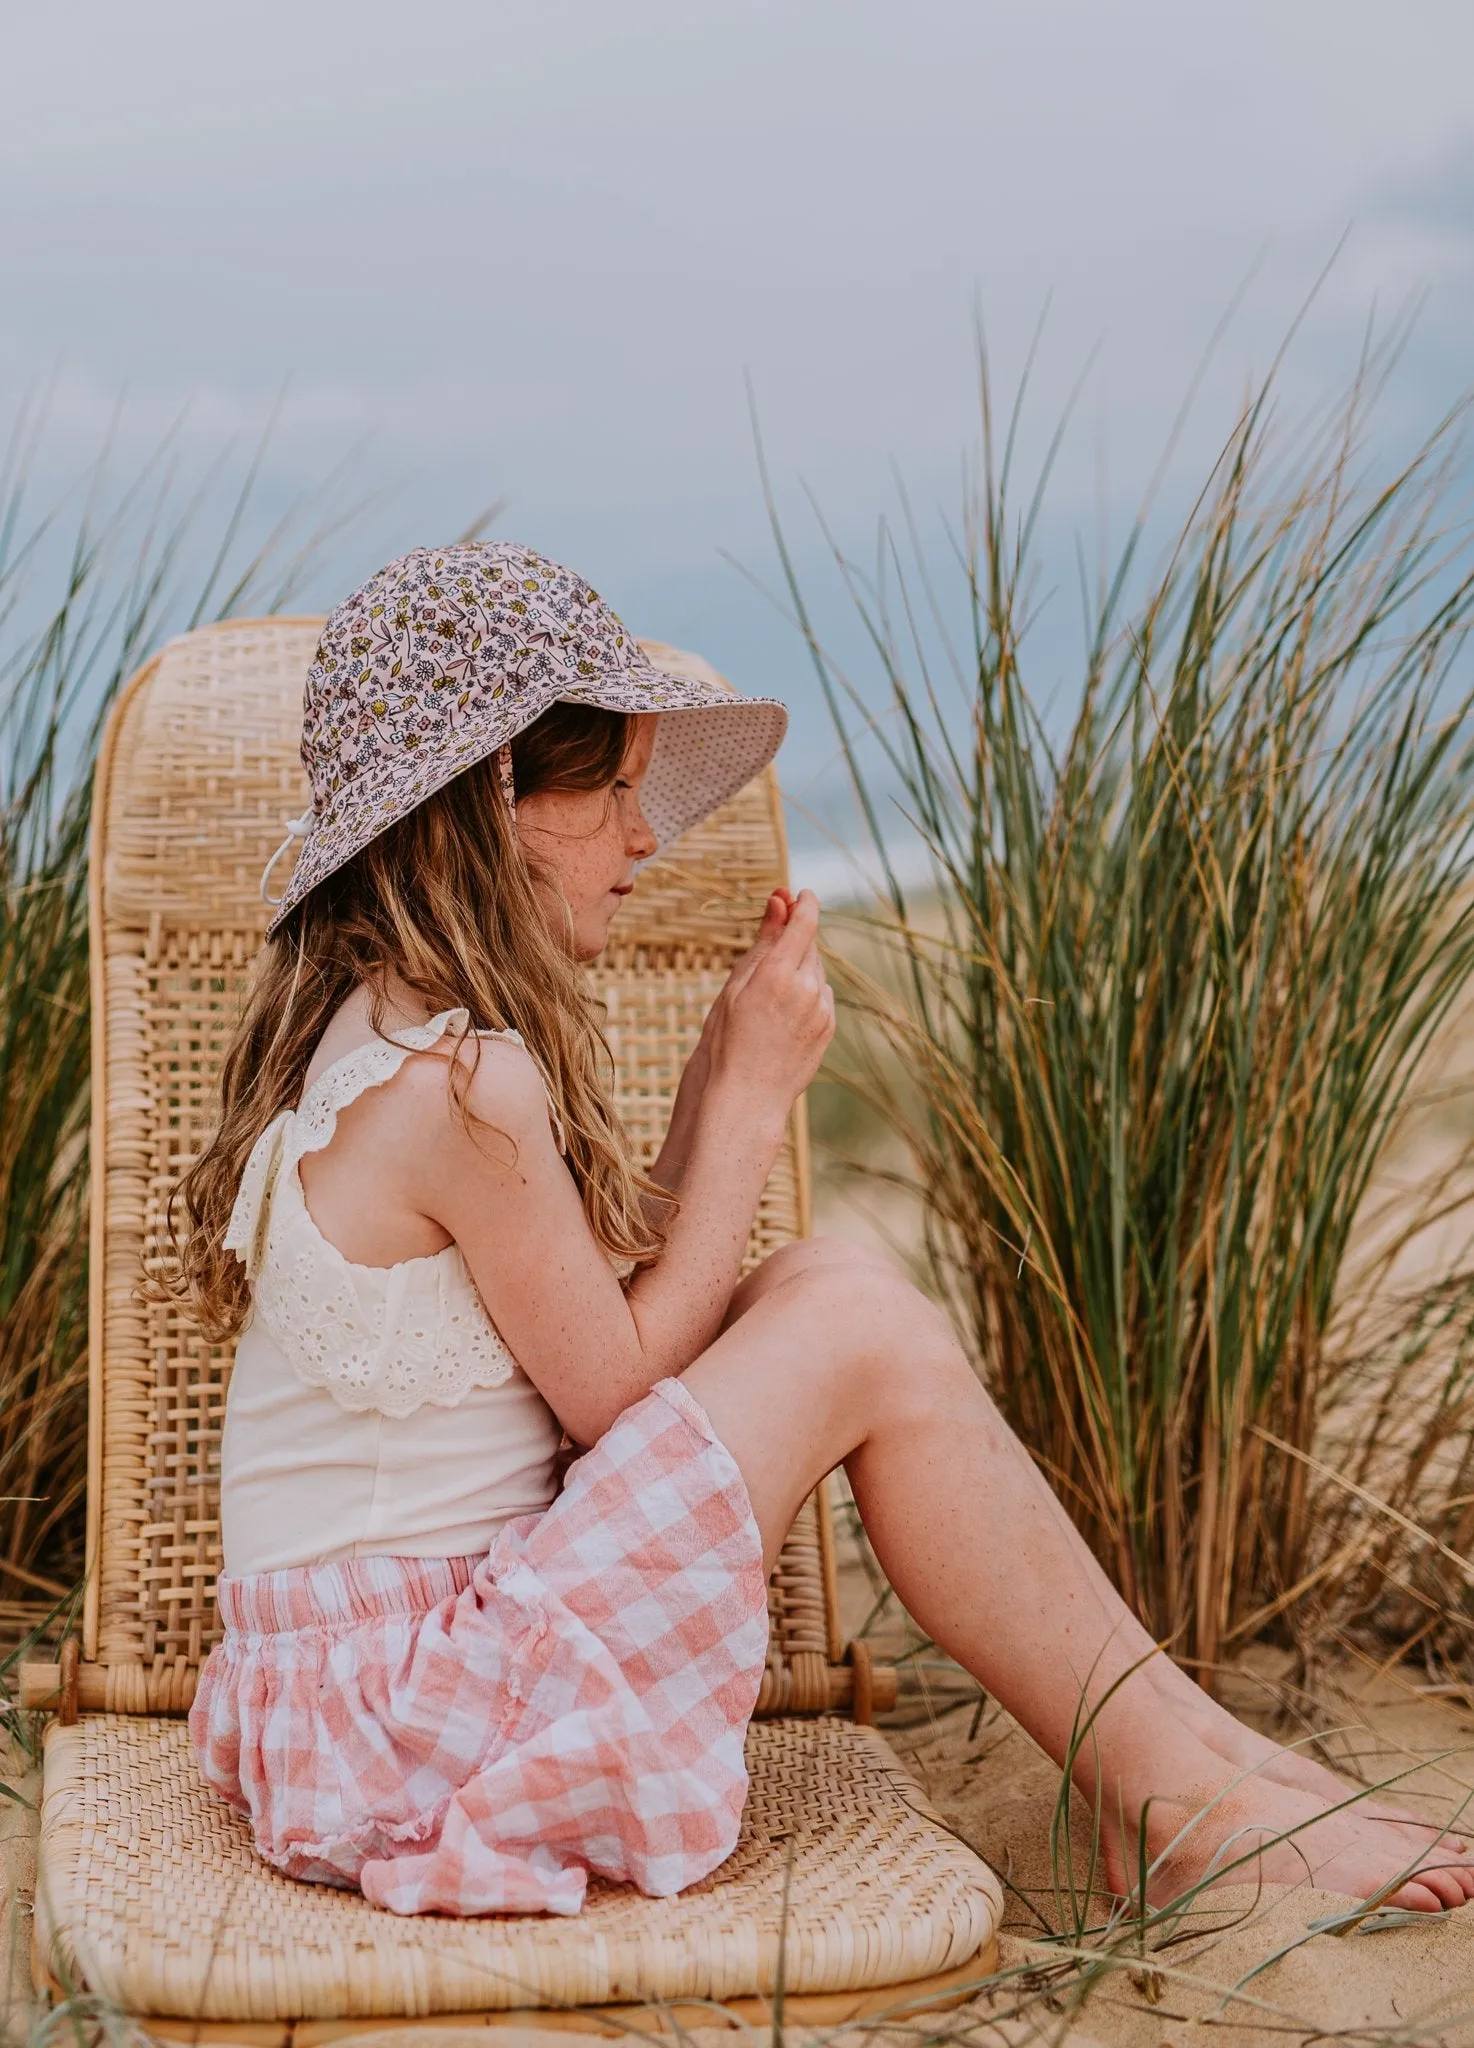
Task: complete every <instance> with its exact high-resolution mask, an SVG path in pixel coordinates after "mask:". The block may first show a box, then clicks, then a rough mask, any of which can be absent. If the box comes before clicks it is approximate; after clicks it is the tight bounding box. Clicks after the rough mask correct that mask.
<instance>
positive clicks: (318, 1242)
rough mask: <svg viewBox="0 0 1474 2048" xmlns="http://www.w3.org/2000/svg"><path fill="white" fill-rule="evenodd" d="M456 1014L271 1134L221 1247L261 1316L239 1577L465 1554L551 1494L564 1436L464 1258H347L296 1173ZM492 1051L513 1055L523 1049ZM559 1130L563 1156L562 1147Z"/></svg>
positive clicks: (229, 1531) (384, 1046)
mask: <svg viewBox="0 0 1474 2048" xmlns="http://www.w3.org/2000/svg"><path fill="white" fill-rule="evenodd" d="M467 1021H468V1019H467V1013H466V1011H465V1010H463V1009H455V1010H446V1011H443V1012H442V1013H441V1014H440V1015H439V1016H437V1017H432V1018H431V1019H430V1021H429V1022H428V1023H427V1024H421V1025H416V1026H413V1027H410V1028H407V1029H405V1030H401V1031H399V1032H396V1033H394V1034H392V1037H391V1039H390V1040H389V1041H385V1040H379V1039H375V1040H370V1042H369V1043H368V1044H367V1045H361V1046H357V1047H355V1049H354V1050H353V1051H352V1052H350V1053H347V1054H345V1055H344V1057H343V1058H342V1059H340V1060H337V1061H335V1062H334V1063H333V1065H332V1066H330V1067H328V1068H326V1069H325V1070H324V1071H323V1072H322V1073H321V1074H320V1075H319V1076H318V1078H317V1080H316V1081H314V1082H313V1084H312V1085H311V1087H310V1088H308V1089H307V1090H306V1092H305V1094H304V1096H303V1098H302V1101H301V1103H300V1105H299V1106H298V1107H297V1108H296V1109H295V1110H283V1111H282V1113H281V1115H280V1116H278V1117H276V1118H275V1119H274V1120H273V1122H272V1123H270V1124H269V1125H268V1126H267V1128H266V1129H265V1130H264V1131H263V1132H262V1133H261V1136H260V1137H259V1138H258V1140H257V1141H256V1144H255V1147H254V1148H253V1150H252V1152H251V1156H250V1158H249V1159H248V1160H247V1162H246V1168H245V1172H244V1173H243V1174H242V1176H241V1185H240V1191H239V1193H238V1195H237V1197H236V1203H235V1208H234V1210H233V1212H232V1214H231V1218H230V1224H229V1227H228V1229H227V1231H226V1236H225V1245H226V1249H227V1250H230V1251H234V1252H235V1254H236V1256H237V1257H238V1258H240V1259H241V1260H243V1261H244V1263H245V1267H246V1273H247V1277H248V1279H249V1281H250V1284H251V1315H250V1319H249V1321H248V1322H247V1324H246V1327H245V1329H244V1331H243V1332H242V1334H241V1338H240V1341H239V1343H238V1345H237V1347H236V1357H235V1366H234V1370H233V1372H232V1375H231V1381H230V1391H229V1394H228V1396H227V1399H226V1411H225V1429H224V1434H223V1438H222V1442H221V1502H220V1512H221V1538H222V1544H223V1548H224V1553H225V1555H224V1564H225V1570H226V1572H227V1573H228V1574H229V1575H230V1576H231V1577H239V1576H243V1575H245V1574H248V1573H251V1572H261V1571H278V1570H283V1569H285V1568H287V1567H289V1566H294V1565H304V1564H326V1563H332V1562H335V1561H337V1560H340V1559H343V1558H349V1557H365V1556H375V1555H389V1556H398V1557H466V1556H473V1555H476V1554H478V1553H479V1552H482V1551H484V1550H486V1549H487V1548H488V1547H489V1546H490V1543H491V1540H492V1538H493V1537H494V1536H495V1534H496V1532H497V1530H498V1529H499V1528H501V1526H502V1524H503V1523H504V1522H506V1521H508V1520H510V1519H511V1518H512V1516H514V1515H518V1514H527V1513H533V1512H537V1511H539V1510H541V1509H543V1508H545V1507H547V1506H548V1505H549V1503H550V1502H551V1501H552V1499H553V1495H554V1493H555V1491H556V1478H555V1463H554V1461H555V1458H556V1454H557V1450H558V1445H559V1442H560V1440H561V1435H562V1432H561V1430H560V1429H559V1426H558V1423H557V1420H556V1419H555V1417H554V1415H553V1412H552V1410H551V1409H550V1408H549V1407H548V1404H547V1403H546V1401H544V1399H543V1397H542V1396H541V1394H539V1393H538V1391H537V1389H536V1388H535V1387H534V1386H533V1384H532V1382H531V1381H530V1380H529V1379H528V1378H527V1376H526V1374H525V1373H523V1372H522V1371H521V1370H520V1368H519V1367H518V1365H517V1363H516V1361H515V1360H514V1359H513V1357H512V1355H511V1353H510V1352H509V1351H508V1349H507V1347H506V1345H505V1344H504V1343H503V1342H502V1340H501V1338H500V1336H498V1334H497V1331H496V1329H495V1327H494V1325H493V1324H492V1321H491V1318H490V1317H489V1316H488V1315H487V1313H486V1309H485V1306H484V1305H483V1303H482V1300H481V1297H480V1295H479V1294H478V1293H477V1291H476V1283H475V1282H474V1280H473V1279H472V1278H471V1275H470V1272H469V1270H468V1268H467V1266H466V1262H465V1259H464V1258H463V1256H462V1254H461V1251H460V1248H459V1246H457V1245H454V1244H450V1245H447V1246H446V1247H445V1249H444V1250H443V1251H439V1252H434V1253H431V1254H429V1255H428V1256H426V1257H423V1258H415V1259H405V1260H401V1261H400V1262H399V1263H398V1264H397V1265H393V1266H360V1265H356V1264H354V1263H353V1262H352V1261H351V1260H349V1259H346V1258H345V1257H344V1256H343V1254H342V1253H341V1252H340V1251H339V1250H338V1249H337V1247H336V1246H335V1245H332V1244H330V1243H329V1242H328V1240H327V1239H326V1238H325V1237H324V1236H323V1235H322V1233H321V1231H319V1229H318V1228H317V1225H316V1224H315V1223H314V1222H313V1220H312V1216H311V1214H310V1212H309V1210H308V1207H307V1202H306V1198H305V1196H304V1194H303V1189H302V1180H301V1175H300V1173H299V1171H298V1161H299V1160H300V1159H301V1157H302V1155H303V1154H304V1153H306V1152H317V1151H321V1150H322V1149H323V1148H324V1147H325V1146H326V1145H328V1144H329V1143H330V1142H331V1139H332V1136H333V1132H334V1130H335V1128H336V1126H337V1120H338V1116H339V1114H340V1113H341V1112H342V1110H343V1109H344V1108H346V1106H347V1105H348V1104H349V1103H350V1102H352V1101H354V1100H355V1098H356V1097H357V1096H359V1095H361V1094H362V1093H363V1092H364V1090H365V1089H368V1088H375V1087H380V1086H382V1085H383V1083H384V1082H386V1081H388V1080H389V1079H390V1078H391V1077H392V1076H393V1075H394V1074H396V1073H397V1072H398V1071H399V1068H400V1067H401V1066H402V1065H403V1063H404V1061H405V1060H406V1059H407V1058H408V1057H409V1055H410V1054H411V1053H412V1052H423V1051H425V1050H427V1049H428V1048H429V1047H431V1046H433V1045H434V1044H436V1042H437V1041H438V1040H439V1039H440V1038H441V1037H442V1035H443V1034H444V1033H445V1032H446V1031H447V1030H448V1029H452V1028H453V1029H455V1030H457V1031H459V1030H461V1029H463V1028H464V1026H465V1025H466V1023H467ZM479 1035H480V1036H482V1037H488V1038H496V1037H505V1038H511V1039H514V1040H516V1042H517V1043H519V1044H520V1043H521V1041H520V1039H517V1034H516V1033H515V1032H483V1033H481V1034H479ZM555 1131H556V1134H557V1136H558V1140H559V1143H560V1145H561V1144H562V1133H561V1131H557V1127H556V1123H555Z"/></svg>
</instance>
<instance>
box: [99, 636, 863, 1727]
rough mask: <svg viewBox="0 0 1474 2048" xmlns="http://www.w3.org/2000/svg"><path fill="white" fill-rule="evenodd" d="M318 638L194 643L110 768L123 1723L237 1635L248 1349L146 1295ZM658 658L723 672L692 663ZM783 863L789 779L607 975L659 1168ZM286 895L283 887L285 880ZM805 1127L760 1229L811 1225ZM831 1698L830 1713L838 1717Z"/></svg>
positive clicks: (104, 876) (728, 815)
mask: <svg viewBox="0 0 1474 2048" xmlns="http://www.w3.org/2000/svg"><path fill="white" fill-rule="evenodd" d="M319 625H320V622H319V621H318V620H315V619H305V620H283V619H273V620H265V621H240V622H233V623H229V624H225V625H220V626H212V627H208V628H205V629H203V630H201V631H198V632H194V633H190V634H187V635H185V636H184V637H183V638H182V639H179V640H175V641H173V642H171V643H170V645H169V646H168V647H166V648H165V649H164V651H163V653H162V654H161V655H160V656H159V657H157V659H156V660H154V661H153V662H150V663H149V664H148V666H147V667H146V668H145V669H143V670H141V671H140V673H139V674H138V675H137V676H136V677H134V679H133V681H132V682H131V683H130V684H129V686H128V688H127V690H126V692H125V693H124V695H123V696H122V698H121V699H120V700H119V703H118V705H117V708H116V709H115V711H114V713H113V717H112V720H111V723H110V725H109V728H108V731H107V734H106V736H105V739H104V744H103V750H102V757H101V760H100V762H99V766H98V780H97V793H96V808H95V816H94V831H93V847H92V963H93V964H92V990H93V1004H94V1025H93V1053H94V1092H93V1101H94V1109H93V1129H92V1161H93V1189H94V1199H93V1222H92V1251H93V1260H92V1299H91V1438H90V1488H89V1542H88V1555H89V1573H88V1600H87V1610H86V1623H85V1630H84V1640H83V1656H84V1658H85V1659H86V1660H88V1662H89V1663H90V1664H96V1665H100V1666H102V1667H104V1669H105V1671H106V1704H108V1705H109V1706H111V1707H113V1708H115V1709H121V1710H125V1711H126V1710H132V1711H155V1712H157V1711H161V1710H162V1711H179V1710H181V1709H183V1708H184V1707H186V1706H187V1705H188V1703H189V1699H190V1698H191V1697H192V1695H193V1692H194V1680H195V1673H196V1671H197V1669H198V1666H199V1663H200V1661H201V1659H202V1657H203V1656H204V1654H205V1653H206V1651H207V1650H208V1649H209V1646H210V1644H211V1642H212V1641H213V1639H214V1635H215V1631H216V1618H215V1604H214V1599H213V1588H214V1581H215V1576H216V1572H217V1570H218V1566H219V1557H220V1550H219V1498H218V1495H219V1484H218V1457H219V1444H220V1426H221V1420H222V1416H223V1411H224V1404H225V1390H226V1385H227V1382H228V1378H229V1372H230V1361H231V1355H232V1347H230V1346H212V1345H209V1344H206V1343H204V1342H203V1341H202V1339H201V1338H200V1336H199V1334H198V1332H197V1331H196V1329H195V1328H194V1326H193V1324H192V1322H191V1320H190V1318H189V1317H188V1315H187V1314H186V1313H185V1312H184V1311H183V1310H182V1309H181V1308H179V1307H178V1306H175V1305H169V1306H159V1305H154V1304H152V1303H147V1302H145V1301H144V1300H142V1299H141V1297H140V1291H139V1284H138V1283H139V1280H140V1276H141V1274H142V1272H143V1270H144V1268H145V1267H146V1266H147V1265H148V1263H149V1262H150V1261H152V1260H154V1259H156V1258H157V1257H158V1255H159V1248H160V1244H161V1241H162V1239H161V1232H160V1221H161V1213H162V1204H163V1202H164V1200H165V1199H166V1198H167V1194H168V1191H169V1189H170V1187H171V1186H172V1184H173V1183H174V1182H175V1181H176V1180H177V1178H178V1176H179V1174H180V1173H181V1172H182V1171H183V1170H184V1168H185V1167H186V1166H187V1165H188V1164H189V1163H190V1161H191V1160H192V1159H193V1158H194V1157H195V1156H196V1155H197V1154H198V1152H199V1149H200V1147H201V1145H202V1143H203V1142H204V1140H205V1138H206V1137H207V1136H208V1133H209V1129H210V1125H211V1122H212V1118H213V1114H214V1088H215V1079H216V1071H217V1068H218V1064H219V1061H220V1058H221V1056H222V1054H223V1052H224V1049H225V1046H226V1044H227V1042H228V1040H229V1037H230V1034H231V1030H232V1027H233V1024H234V1021H235V1018H236V1016H237V1014H238V1011H239V1006H240V1003H241V999H242V996H243V993H244V989H245V983H246V977H247V973H248V970H249V967H250V964H251V960H252V957H253V955H254V954H255V953H256V951H257V949H258V947H259V945H260V943H261V938H262V934H263V931H264V927H265V921H266V916H267V911H266V906H265V905H264V904H263V903H262V901H261V898H260V895H259V893H258V891H259V881H260V875H261V869H262V866H263V864H264V862H265V861H266V859H267V856H268V855H269V854H270V853H271V852H272V850H273V849H274V848H275V847H276V845H277V844H278V843H279V841H280V839H281V837H282V830H283V823H282V821H283V820H284V819H285V818H286V817H288V816H289V815H292V814H294V813H296V812H298V811H300V810H301V809H302V808H303V806H304V803H305V802H306V795H307V792H306V785H305V778H304V776H303V773H302V769H301V765H300V762H299V759H298V754H297V740H298V727H299V720H300V713H301V693H302V680H303V677H304V675H305V673H306V670H307V667H308V664H309V662H310V660H311V658H312V652H313V648H314V646H315V645H316V640H317V634H318V629H319ZM658 657H659V658H660V659H661V660H662V661H664V662H666V663H668V664H670V665H672V666H684V667H689V668H693V669H697V670H699V671H700V672H701V673H702V674H705V675H709V674H710V673H711V672H710V671H709V670H707V669H706V668H705V667H704V666H703V665H702V664H700V663H699V662H697V661H696V659H695V657H693V656H690V655H683V654H680V653H678V652H677V651H676V650H673V649H668V648H662V649H660V650H658ZM785 869H786V861H785V851H784V843H783V830H782V816H781V809H780V805H779V800H778V791H777V783H776V780H775V779H774V777H773V776H772V774H771V773H769V775H768V776H766V777H765V778H761V779H759V780H758V781H757V782H755V783H753V784H751V785H750V786H749V787H748V788H747V789H746V790H744V791H743V792H742V794H741V795H740V796H738V797H736V798H735V799H734V800H733V801H732V802H731V803H729V804H728V805H727V806H726V807H725V809H723V810H722V811H721V812H720V813H718V815H717V816H716V817H714V818H712V819H710V820H709V821H708V822H707V823H706V824H705V825H703V826H701V827H700V828H699V829H698V830H696V831H693V832H691V833H690V834H688V835H687V837H686V838H685V839H684V840H682V841H681V842H680V843H679V844H678V845H677V846H676V847H675V848H674V849H673V851H672V853H671V855H670V856H669V857H668V858H666V859H663V860H661V861H660V862H658V863H657V864H655V865H653V866H652V867H651V868H650V869H649V870H647V872H646V874H645V875H644V877H643V878H642V880H641V884H640V887H639V889H638V890H637V891H636V894H635V896H634V898H633V899H632V902H631V905H630V908H629V911H628V912H627V913H626V916H625V919H624V920H622V927H623V928H622V929H621V930H620V936H619V940H618V943H617V945H616V946H614V947H613V948H612V949H611V950H610V952H609V953H608V955H607V956H606V957H605V959H604V960H603V961H601V963H600V964H599V967H598V969H597V974H596V979H597V981H598V984H599V987H600V991H601V993H602V995H603V997H604V999H605V1002H606V1003H607V1006H608V1028H609V1036H610V1040H611V1043H612V1045H613V1048H614V1051H615V1056H616V1061H617V1064H618V1069H619V1076H620V1091H621V1108H622V1110H623V1113H624V1115H625V1116H626V1118H627V1119H628V1121H629V1123H630V1126H631V1128H632V1130H633V1132H634V1134H635V1136H636V1138H637V1140H638V1141H639V1142H640V1144H641V1145H642V1146H643V1147H644V1148H645V1149H646V1151H647V1152H648V1151H650V1150H651V1149H653V1146H654V1144H655V1142H656V1139H657V1136H658V1133H659V1131H660V1129H661V1127H662V1124H663V1121H664V1116H665V1112H666V1109H667V1106H668V1104H669V1101H670V1097H671V1095H672V1093H673V1091H674V1088H675V1083H676V1080H677V1078H678V1076H679V1073H680V1069H681V1065H682V1062H683V1060H684V1058H685V1056H686V1053H687V1052H688V1051H689V1049H690V1047H691V1045H692V1044H693V1043H694V1040H695V1037H696V1034H697V1032H698V1031H699V1029H700V1025H701V1020H702V1017H703V1015H704V1014H705V1010H706V1006H707V1004H708V1003H709V1002H710V1000H711V998H712V996H713V995H714V994H715V993H716V990H717V989H718V987H719V986H720V985H721V981H722V978H723V976H724V975H725V973H726V970H727V968H728V966H729V964H730V962H731V960H732V958H733V956H734V954H735V953H736V952H737V951H739V950H740V949H741V948H742V947H743V946H744V945H745V944H746V942H747V939H748V937H749V936H750V934H751V932H752V929H753V926H754V921H755V919H756V917H757V916H758V914H759V913H760V911H761V908H762V903H763V900H764V898H765V897H766V895H767V893H768V891H769V890H770V889H771V888H772V887H773V886H774V884H775V883H778V882H780V881H782V880H783V879H784V876H785ZM282 879H284V877H283V876H282V873H281V869H280V867H279V868H278V886H280V881H281V880H282ZM806 1204H807V1169H806V1159H805V1150H804V1134H803V1127H802V1122H801V1119H796V1120H795V1124H794V1127H793V1129H792V1131H791V1133H790V1137H789V1141H788V1144H787V1146H786V1148H785V1150H784V1153H783V1156H782V1158H781V1159H780V1161H779V1163H778V1166H777V1168H776V1169H775V1171H774V1173H773V1176H772V1179H771V1181H770V1183H769V1185H768V1188H767V1191H766V1193H765V1195H764V1197H763V1201H762V1206H761V1209H760V1212H759V1215H758V1218H757V1222H756V1225H755V1228H754V1232H753V1241H752V1245H751V1248H750V1253H751V1256H752V1257H754V1258H756V1257H760V1256H761V1255H762V1254H763V1253H764V1252H766V1251H768V1250H770V1249H771V1248H772V1247H773V1246H775V1245H778V1244H781V1243H783V1242H784V1241H785V1240H786V1239H788V1238H790V1237H792V1236H793V1235H794V1234H795V1233H796V1232H799V1231H801V1230H803V1229H804V1228H805V1227H806V1222H807V1218H806V1213H805V1211H806ZM772 1610H773V1619H774V1624H775V1626H774V1630H773V1652H772V1657H771V1659H770V1668H769V1674H768V1682H767V1684H766V1685H765V1687H764V1701H763V1704H764V1708H765V1709H766V1710H768V1711H779V1710H783V1709H787V1710H789V1711H792V1710H793V1709H794V1708H795V1707H798V1708H803V1707H817V1706H819V1705H822V1704H824V1703H825V1700H827V1697H828V1695H827V1691H826V1689H825V1683H824V1681H825V1679H826V1677H827V1672H828V1666H829V1663H830V1662H831V1661H832V1660H833V1659H834V1657H835V1656H836V1655H837V1653H838V1644H837V1637H836V1634H835V1626H836V1623H835V1615H834V1603H833V1571H832V1544H831V1540H830V1535H829V1529H828V1522H827V1512H826V1511H825V1510H824V1508H823V1506H822V1504H816V1503H814V1502H811V1503H810V1505H809V1507H808V1509H807V1510H806V1511H805V1514H804V1516H803V1517H802V1518H801V1520H800V1523H799V1525H798V1527H797V1528H796V1530H795V1532H794V1535H793V1537H792V1538H790V1541H789V1543H788V1545H787V1547H786V1549H785V1552H784V1555H783V1558H782V1559H781V1560H780V1563H779V1566H778V1569H777V1571H776V1573H775V1575H774V1581H773V1588H772ZM821 1695H822V1697H821Z"/></svg>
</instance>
